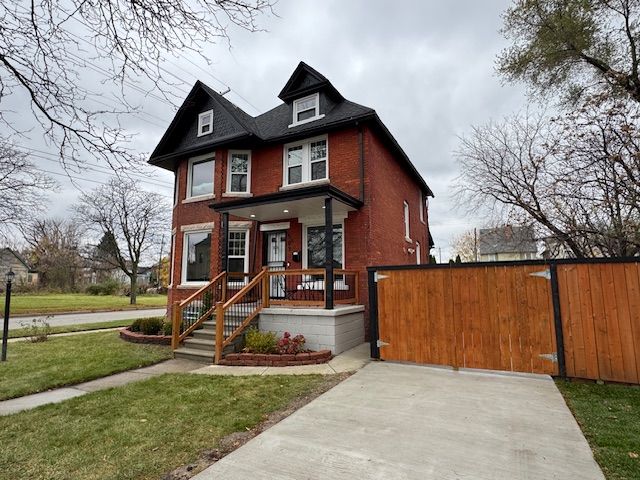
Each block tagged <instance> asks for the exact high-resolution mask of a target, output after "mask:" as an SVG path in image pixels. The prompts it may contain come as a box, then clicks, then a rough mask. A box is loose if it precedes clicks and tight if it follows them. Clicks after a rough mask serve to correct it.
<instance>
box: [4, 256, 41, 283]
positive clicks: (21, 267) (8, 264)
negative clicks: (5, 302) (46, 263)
mask: <svg viewBox="0 0 640 480" xmlns="http://www.w3.org/2000/svg"><path fill="white" fill-rule="evenodd" d="M9 269H11V270H13V273H15V274H16V276H15V279H14V281H13V283H14V284H16V285H37V284H38V272H37V271H36V270H35V269H34V268H33V267H32V266H31V265H30V264H29V263H28V262H27V261H26V260H25V259H24V258H23V257H22V255H20V254H19V253H18V252H16V251H14V250H12V249H10V248H3V249H0V288H2V289H4V284H5V274H6V273H7V272H8V271H9Z"/></svg>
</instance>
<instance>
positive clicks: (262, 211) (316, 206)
mask: <svg viewBox="0 0 640 480" xmlns="http://www.w3.org/2000/svg"><path fill="white" fill-rule="evenodd" d="M329 197H330V198H333V199H334V200H336V201H334V202H333V206H332V209H333V215H334V216H338V215H344V214H346V213H348V212H351V211H354V210H357V209H358V208H360V207H361V206H362V202H361V201H360V200H358V199H356V198H354V197H351V196H350V195H348V194H346V193H344V192H342V191H341V190H338V189H337V188H335V187H333V186H331V185H323V186H314V187H306V188H299V189H295V190H287V191H282V192H277V193H272V194H268V195H260V196H257V197H252V198H247V199H241V200H232V201H228V202H218V203H214V204H212V205H211V208H213V209H214V210H215V211H216V212H227V213H229V214H230V215H234V216H237V217H241V218H246V219H249V220H257V221H259V222H269V221H275V220H286V219H289V218H299V217H308V216H319V215H324V200H325V198H329Z"/></svg>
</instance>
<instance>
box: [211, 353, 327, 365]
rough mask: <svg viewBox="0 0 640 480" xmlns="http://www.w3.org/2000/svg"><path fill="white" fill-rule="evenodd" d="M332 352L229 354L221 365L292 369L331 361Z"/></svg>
mask: <svg viewBox="0 0 640 480" xmlns="http://www.w3.org/2000/svg"><path fill="white" fill-rule="evenodd" d="M331 357H332V355H331V350H320V351H319V352H308V353H296V354H295V355H293V354H278V353H275V354H261V353H229V354H228V355H226V356H225V357H224V359H223V360H221V361H220V363H219V365H231V366H234V367H292V366H297V365H315V364H318V363H327V362H328V361H329V360H331Z"/></svg>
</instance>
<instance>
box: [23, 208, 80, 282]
mask: <svg viewBox="0 0 640 480" xmlns="http://www.w3.org/2000/svg"><path fill="white" fill-rule="evenodd" d="M21 230H22V234H23V237H24V240H25V242H26V243H27V249H26V253H27V256H28V258H29V260H30V261H31V263H32V264H33V265H34V266H35V268H36V269H37V270H38V272H39V275H40V277H39V283H40V285H41V286H42V287H45V288H49V289H56V290H61V291H75V290H76V289H77V287H78V285H79V284H80V282H81V281H82V266H83V260H82V257H81V255H80V248H81V242H82V229H81V228H80V226H79V225H78V223H76V222H74V221H71V220H64V219H60V218H43V219H37V218H36V219H32V220H31V221H29V222H28V223H27V224H25V225H23V226H22V227H21Z"/></svg>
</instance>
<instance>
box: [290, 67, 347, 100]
mask: <svg viewBox="0 0 640 480" xmlns="http://www.w3.org/2000/svg"><path fill="white" fill-rule="evenodd" d="M321 89H324V90H326V91H327V92H328V93H329V94H330V95H332V96H333V97H335V98H336V100H343V99H344V98H343V96H342V95H341V94H340V92H338V90H337V89H336V88H335V87H334V86H333V85H332V84H331V82H330V81H329V80H328V79H327V77H325V76H324V75H322V74H321V73H320V72H318V71H317V70H316V69H315V68H313V67H310V66H309V65H307V64H306V63H304V62H300V63H299V64H298V66H297V67H296V69H295V70H294V71H293V73H292V74H291V76H290V77H289V80H287V83H286V84H285V86H284V88H283V89H282V90H281V91H280V93H279V94H278V98H280V99H281V100H282V101H283V102H287V101H289V100H292V99H294V98H297V97H303V96H304V95H306V94H309V93H313V92H315V91H318V90H321Z"/></svg>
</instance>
